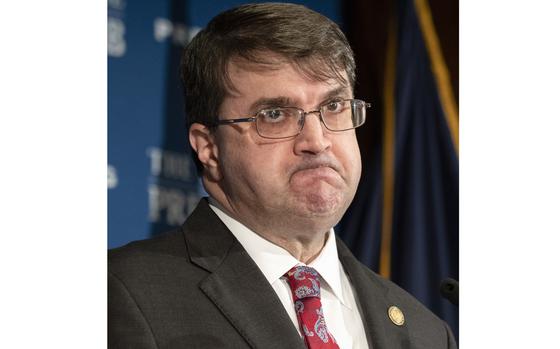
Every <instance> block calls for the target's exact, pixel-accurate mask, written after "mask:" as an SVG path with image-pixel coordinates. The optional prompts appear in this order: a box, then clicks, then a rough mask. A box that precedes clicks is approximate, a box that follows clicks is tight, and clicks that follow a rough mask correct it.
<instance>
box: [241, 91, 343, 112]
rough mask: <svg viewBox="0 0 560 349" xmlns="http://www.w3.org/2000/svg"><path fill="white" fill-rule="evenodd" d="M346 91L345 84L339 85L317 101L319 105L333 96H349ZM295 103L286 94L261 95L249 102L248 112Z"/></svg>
mask: <svg viewBox="0 0 560 349" xmlns="http://www.w3.org/2000/svg"><path fill="white" fill-rule="evenodd" d="M348 92H349V89H348V87H347V86H339V87H337V88H335V89H333V90H330V91H328V92H327V93H325V94H324V95H323V98H322V101H321V102H320V103H319V105H322V104H324V103H325V102H327V101H328V100H330V99H332V98H334V97H341V96H344V97H351V96H348ZM295 104H296V103H295V101H294V100H293V99H291V98H290V97H287V96H278V97H272V98H266V97H263V98H259V99H258V100H256V101H255V102H254V103H253V104H251V107H250V108H249V110H250V112H257V111H258V110H260V109H262V108H267V107H277V106H282V107H288V106H294V105H295Z"/></svg>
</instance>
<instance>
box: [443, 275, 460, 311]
mask: <svg viewBox="0 0 560 349" xmlns="http://www.w3.org/2000/svg"><path fill="white" fill-rule="evenodd" d="M439 292H440V293H441V295H442V296H443V297H444V298H446V299H447V300H448V301H450V302H451V303H453V304H455V305H456V306H459V283H458V282H457V280H453V279H452V278H447V279H445V280H443V281H442V282H441V284H440V286H439Z"/></svg>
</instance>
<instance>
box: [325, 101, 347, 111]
mask: <svg viewBox="0 0 560 349" xmlns="http://www.w3.org/2000/svg"><path fill="white" fill-rule="evenodd" d="M324 108H325V109H326V111H328V112H329V113H340V112H341V111H342V110H343V109H344V101H342V100H334V101H330V102H328V103H327V104H325V105H324Z"/></svg>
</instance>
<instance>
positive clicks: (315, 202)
mask: <svg viewBox="0 0 560 349" xmlns="http://www.w3.org/2000/svg"><path fill="white" fill-rule="evenodd" d="M298 206H300V208H301V211H300V212H301V214H302V215H304V216H308V217H323V218H329V219H332V220H334V219H336V221H337V222H338V220H339V219H340V217H342V214H343V213H344V211H345V209H346V205H345V201H344V200H343V199H342V197H340V196H339V195H331V196H325V195H321V194H320V193H310V194H308V195H305V196H304V197H301V198H300V200H299V205H298ZM335 223H336V222H335Z"/></svg>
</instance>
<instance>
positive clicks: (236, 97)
mask: <svg viewBox="0 0 560 349" xmlns="http://www.w3.org/2000/svg"><path fill="white" fill-rule="evenodd" d="M254 68H255V67H254V66H253V67H250V66H243V65H240V64H235V63H231V64H230V65H229V68H228V70H229V74H230V77H231V81H232V82H233V85H234V86H235V88H236V89H237V91H236V93H234V94H232V95H229V96H227V97H226V98H225V99H224V101H223V103H222V105H221V109H220V118H221V119H233V118H242V117H250V116H253V115H255V113H256V112H257V111H258V110H260V109H263V108H265V107H266V108H268V107H276V106H292V107H299V108H301V109H303V110H305V111H310V110H316V109H318V107H319V106H320V105H322V104H324V103H325V102H328V101H329V100H332V99H336V98H352V91H351V89H350V88H349V87H347V86H343V85H341V84H340V83H339V82H337V81H336V80H331V81H327V82H320V81H314V80H310V79H309V77H306V76H305V75H303V74H302V73H301V72H300V71H298V70H296V69H294V67H293V66H292V65H290V64H281V65H279V66H278V69H273V70H271V69H268V70H265V69H254ZM344 76H346V75H344ZM280 101H282V102H280ZM278 103H281V104H280V105H278ZM215 142H216V146H217V154H216V158H217V159H218V163H219V171H220V173H221V179H220V180H219V181H218V186H219V188H220V189H221V191H223V193H224V195H225V198H227V204H226V206H229V207H230V209H231V210H232V211H233V212H232V213H233V214H234V216H235V217H236V218H237V219H238V220H240V221H241V222H243V223H244V224H246V225H248V226H249V227H250V228H252V229H254V230H256V231H259V229H266V228H269V229H276V230H283V231H286V232H290V231H297V230H299V229H307V230H316V231H323V232H324V231H326V230H328V229H329V228H330V227H332V226H333V225H335V224H336V223H337V222H338V221H339V220H340V218H341V217H342V215H343V214H344V212H345V211H346V209H347V208H348V206H349V205H350V202H351V201H352V198H353V197H354V194H355V192H356V188H357V185H358V181H359V177H360V172H361V161H360V150H359V147H358V143H357V141H356V135H355V131H354V130H350V131H344V132H332V131H329V130H327V129H326V128H325V127H324V125H323V124H322V123H321V122H320V120H319V115H318V114H317V113H315V114H308V115H307V116H306V118H305V125H304V127H303V130H302V131H301V133H300V134H299V135H298V136H295V137H292V138H288V139H265V138H262V137H261V136H259V135H258V133H257V131H256V125H255V123H238V124H233V125H223V126H220V127H218V128H217V130H216V134H215ZM211 194H213V193H211ZM213 196H214V195H213Z"/></svg>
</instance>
